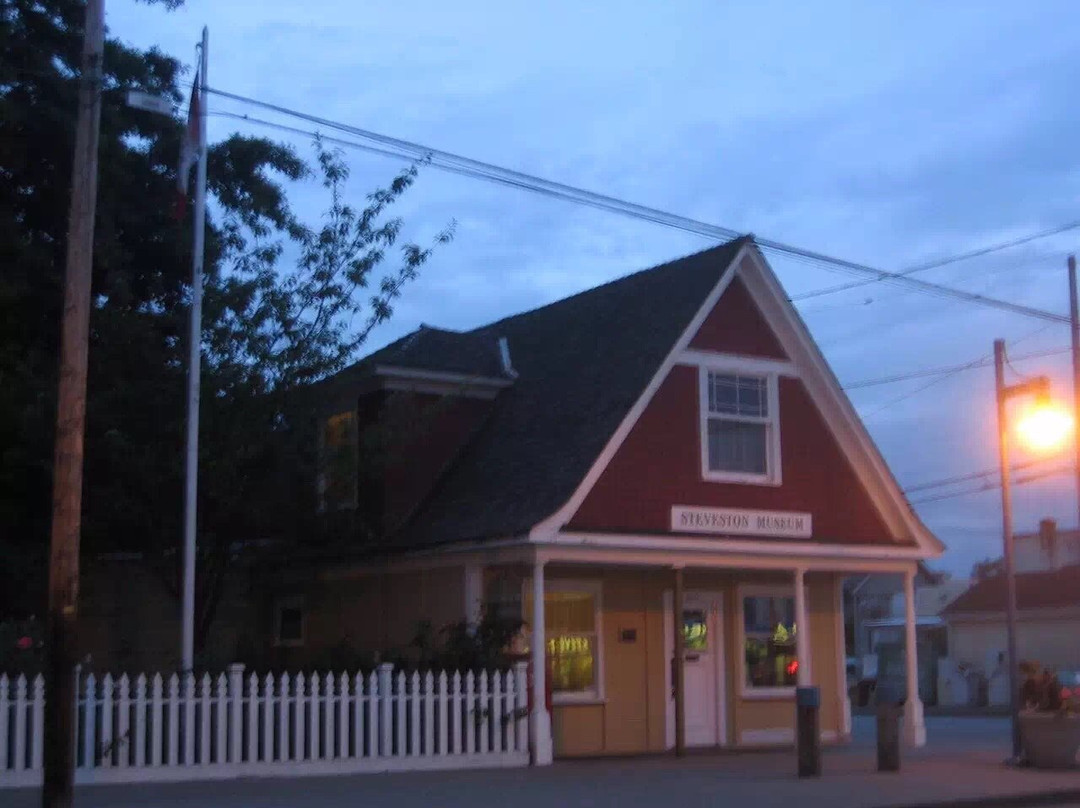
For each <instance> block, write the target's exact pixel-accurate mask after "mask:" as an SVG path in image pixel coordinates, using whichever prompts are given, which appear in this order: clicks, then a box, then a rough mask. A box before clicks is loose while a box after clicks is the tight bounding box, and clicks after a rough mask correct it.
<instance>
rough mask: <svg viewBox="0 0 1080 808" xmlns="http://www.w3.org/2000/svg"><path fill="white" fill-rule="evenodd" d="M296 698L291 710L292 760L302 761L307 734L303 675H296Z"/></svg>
mask: <svg viewBox="0 0 1080 808" xmlns="http://www.w3.org/2000/svg"><path fill="white" fill-rule="evenodd" d="M295 682H296V693H295V696H296V698H295V699H294V704H295V705H296V706H295V707H294V709H293V747H294V748H293V760H304V758H305V755H306V753H307V744H306V743H305V740H306V736H307V732H306V730H305V728H304V726H305V723H304V722H305V721H306V720H307V715H306V713H307V696H305V695H304V674H303V673H298V674H296V680H295Z"/></svg>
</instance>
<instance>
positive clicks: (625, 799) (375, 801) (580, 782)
mask: <svg viewBox="0 0 1080 808" xmlns="http://www.w3.org/2000/svg"><path fill="white" fill-rule="evenodd" d="M929 729H930V733H931V738H933V740H932V741H931V742H930V744H929V745H928V746H927V747H926V748H925V749H923V750H919V751H918V752H914V751H909V750H905V752H906V753H907V754H905V757H904V760H903V763H902V771H901V772H900V773H897V774H878V773H877V772H876V771H875V770H874V766H875V760H874V750H873V747H872V744H871V743H870V742H869V741H870V740H872V726H871V725H870V722H868V721H864V720H861V719H860V720H859V721H858V722H857V723H856V739H855V742H854V743H853V744H852V745H851V746H849V747H845V748H837V749H832V750H829V751H828V752H827V753H826V755H825V758H824V776H823V777H822V778H821V779H819V780H799V779H798V778H797V777H795V776H794V774H793V773H794V771H795V756H794V753H793V752H792V751H784V752H756V753H751V752H746V753H719V754H701V755H695V756H691V757H688V758H684V759H675V758H673V757H645V758H623V759H607V760H583V761H566V762H561V763H557V764H556V765H554V766H551V767H548V768H543V769H504V770H497V771H467V772H449V773H447V772H442V773H436V772H432V773H414V774H390V775H366V776H360V777H318V778H296V779H291V780H288V779H281V780H235V781H226V782H219V783H184V784H176V785H158V786H99V787H90V788H84V789H80V790H79V791H77V792H76V800H75V804H76V806H77V808H99V807H100V808H104V807H105V806H110V807H111V808H128V807H130V808H135V806H139V808H159V807H160V808H173V807H174V806H175V807H176V808H179V806H188V805H198V806H205V808H241V806H242V807H243V808H248V806H251V807H252V808H286V807H288V808H293V807H294V806H301V807H302V808H338V806H352V805H363V806H365V808H366V807H367V806H391V807H392V808H478V807H479V806H504V805H506V806H510V805H512V806H515V808H562V807H563V806H565V808H608V807H609V806H610V808H616V806H618V808H645V806H662V807H663V808H696V806H723V805H731V806H752V808H769V806H783V807H784V808H792V806H796V807H797V808H817V806H822V808H825V807H826V806H828V808H837V807H838V806H853V807H854V808H884V807H885V806H914V805H926V804H942V803H949V802H955V801H957V800H989V801H991V802H990V804H1002V803H1001V802H999V800H1000V799H1001V798H1008V797H1020V796H1026V797H1028V798H1027V799H1016V800H1012V801H1011V802H1010V803H1008V804H1012V805H1035V804H1041V805H1046V804H1055V805H1066V804H1070V803H1075V804H1077V805H1080V772H1038V771H1034V770H1030V769H1023V770H1017V769H1010V768H1007V767H1005V766H1003V765H1002V763H1001V761H1002V760H1003V758H1004V756H1005V752H1006V751H1007V750H1006V748H1005V746H1006V743H1005V742H1004V741H1005V740H1006V738H1007V724H1006V723H1005V722H1004V721H1002V720H1000V719H961V718H957V719H936V720H934V721H933V723H932V724H931V726H930V728H929ZM935 731H936V737H935ZM1034 795H1044V796H1043V797H1041V798H1039V797H1036V796H1034ZM39 799H40V797H39V795H38V793H37V792H36V791H29V790H27V791H18V792H6V793H4V794H3V801H4V804H5V805H7V806H10V808H30V806H36V805H37V804H38V801H39Z"/></svg>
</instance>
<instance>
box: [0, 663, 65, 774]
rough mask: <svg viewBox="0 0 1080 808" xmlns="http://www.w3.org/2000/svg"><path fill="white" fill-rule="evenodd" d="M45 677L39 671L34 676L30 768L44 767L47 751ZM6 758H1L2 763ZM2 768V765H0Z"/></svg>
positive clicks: (36, 769)
mask: <svg viewBox="0 0 1080 808" xmlns="http://www.w3.org/2000/svg"><path fill="white" fill-rule="evenodd" d="M74 692H75V702H76V704H78V701H79V691H78V690H75V691H74ZM44 740H45V678H44V677H43V676H42V675H41V674H40V673H39V674H38V675H37V676H35V677H34V693H33V707H32V708H31V716H30V768H31V769H32V770H33V771H38V770H39V769H41V767H42V762H43V754H44V751H45V746H44ZM5 761H6V758H4V759H0V764H2V763H4V762H5ZM0 768H2V766H0Z"/></svg>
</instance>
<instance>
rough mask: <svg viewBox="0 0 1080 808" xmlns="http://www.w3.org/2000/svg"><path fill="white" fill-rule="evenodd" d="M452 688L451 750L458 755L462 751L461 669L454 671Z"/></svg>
mask: <svg viewBox="0 0 1080 808" xmlns="http://www.w3.org/2000/svg"><path fill="white" fill-rule="evenodd" d="M450 688H451V689H450V710H451V712H452V713H453V716H454V725H453V726H452V727H451V728H450V752H451V754H454V755H456V754H457V753H458V752H460V751H461V671H454V678H453V679H452V680H451V685H450Z"/></svg>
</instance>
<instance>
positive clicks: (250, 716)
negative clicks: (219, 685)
mask: <svg viewBox="0 0 1080 808" xmlns="http://www.w3.org/2000/svg"><path fill="white" fill-rule="evenodd" d="M241 696H242V695H241ZM241 701H242V700H241ZM258 759H259V677H258V676H256V675H255V672H254V671H252V673H249V674H248V676H247V763H255V762H256V760H258ZM233 763H237V764H239V763H241V759H240V755H238V756H237V759H235V760H233Z"/></svg>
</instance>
